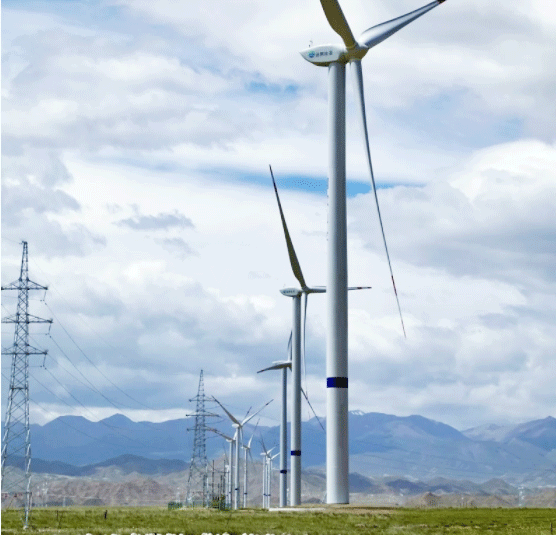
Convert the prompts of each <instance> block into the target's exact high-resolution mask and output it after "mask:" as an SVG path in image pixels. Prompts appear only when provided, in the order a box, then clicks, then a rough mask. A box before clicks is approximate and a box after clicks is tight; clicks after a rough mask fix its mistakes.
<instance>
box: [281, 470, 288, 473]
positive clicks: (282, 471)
mask: <svg viewBox="0 0 556 535" xmlns="http://www.w3.org/2000/svg"><path fill="white" fill-rule="evenodd" d="M280 473H281V474H287V473H288V471H287V470H280Z"/></svg>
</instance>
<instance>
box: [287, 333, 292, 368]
mask: <svg viewBox="0 0 556 535" xmlns="http://www.w3.org/2000/svg"><path fill="white" fill-rule="evenodd" d="M292 336H293V331H290V339H289V341H288V360H289V361H290V362H291V361H292Z"/></svg>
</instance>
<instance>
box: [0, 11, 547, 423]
mask: <svg viewBox="0 0 556 535" xmlns="http://www.w3.org/2000/svg"><path fill="white" fill-rule="evenodd" d="M543 1H544V0H534V1H532V2H530V3H529V4H528V5H527V6H526V9H525V8H524V7H523V5H522V4H521V3H519V2H517V0H512V1H511V2H509V3H508V2H502V1H501V0H495V1H494V2H491V3H488V4H485V3H484V2H481V1H480V0H470V1H469V2H465V3H457V2H456V3H450V2H447V3H444V4H443V5H442V6H441V7H440V8H439V9H438V10H434V12H432V13H431V14H430V15H427V16H425V17H423V18H422V19H419V21H417V22H415V23H414V24H412V25H410V26H408V27H407V28H405V29H404V30H402V31H401V32H399V33H398V34H396V36H395V38H392V39H391V40H388V41H387V42H384V43H382V44H381V45H380V46H379V47H377V48H376V49H374V50H372V51H370V53H369V54H368V56H367V57H366V58H365V60H364V62H365V63H364V69H365V88H366V97H367V113H368V123H369V128H370V135H371V146H372V152H373V163H374V168H375V173H376V176H377V179H378V181H379V185H380V186H385V185H386V186H388V187H381V188H380V189H379V192H378V194H379V199H380V202H381V207H382V214H383V217H384V223H385V228H386V233H387V237H388V241H389V246H390V254H391V257H392V261H393V265H394V272H395V275H396V283H397V288H398V292H399V294H400V301H401V305H402V310H403V313H404V320H405V323H406V326H407V330H408V338H407V340H406V339H404V338H403V336H402V333H401V327H400V319H399V317H398V312H397V308H396V303H395V299H394V295H393V290H392V285H391V280H390V275H389V272H388V267H387V265H386V262H385V258H384V252H383V250H382V242H381V236H380V230H379V228H378V225H377V222H376V216H375V209H374V199H373V196H372V194H366V193H364V194H358V195H351V196H350V198H349V201H348V224H349V233H348V250H349V281H350V284H355V285H360V284H361V285H362V284H365V285H371V286H372V287H373V289H372V290H369V291H366V292H351V293H350V296H349V304H350V321H349V333H350V341H349V343H350V407H351V408H360V409H364V410H367V411H373V410H374V411H382V412H390V413H392V412H394V413H397V414H410V413H415V412H419V413H422V414H424V415H425V416H429V417H433V418H437V419H440V420H443V421H446V422H447V423H450V424H452V425H456V426H458V425H459V426H460V427H471V426H474V425H478V424H481V423H486V422H491V421H505V420H506V421H507V420H511V421H519V420H523V419H528V418H535V417H544V416H546V414H550V413H551V411H553V407H554V406H555V403H556V398H555V394H554V388H553V384H554V372H553V366H552V364H551V362H552V353H553V347H554V345H555V343H556V340H555V335H554V333H553V325H554V318H555V317H556V311H555V308H554V302H555V300H554V297H555V293H556V291H555V286H554V284H555V281H554V270H553V266H554V260H555V258H554V257H555V254H556V251H555V249H554V243H556V236H555V235H554V228H555V225H554V223H555V220H554V210H553V202H552V199H553V198H554V197H555V193H556V192H554V184H555V183H556V182H555V178H556V177H555V175H554V169H556V165H555V164H556V161H555V159H556V156H555V146H554V135H555V133H556V130H555V129H554V128H555V127H554V125H555V123H554V121H553V117H554V115H555V113H556V108H555V102H554V98H553V94H554V90H553V89H554V87H555V84H556V82H555V80H556V78H555V74H554V69H553V67H552V65H553V64H554V61H551V60H552V59H554V54H555V52H554V51H555V50H556V47H555V46H554V45H556V43H555V37H554V36H555V35H556V34H555V33H554V31H553V30H554V28H556V19H555V18H554V16H553V13H552V12H553V10H552V9H550V7H551V6H548V5H547V4H546V3H543ZM91 5H93V6H94V7H95V9H91V6H90V5H89V4H87V5H85V4H84V3H80V2H74V3H72V5H71V8H70V7H69V6H66V5H65V4H63V3H46V4H44V3H32V4H26V5H25V6H23V7H22V6H21V5H20V4H17V3H13V2H12V3H11V4H10V5H9V6H3V18H4V19H5V20H4V22H5V25H4V26H5V27H6V31H5V32H3V33H2V38H3V50H4V52H5V54H4V56H5V57H4V58H3V59H4V60H5V61H4V63H3V76H2V94H3V102H2V111H3V114H2V123H3V124H2V128H3V139H2V141H3V143H2V153H3V158H2V165H3V183H2V188H3V195H2V203H3V206H2V218H3V221H2V222H3V225H2V235H3V243H2V253H3V254H2V262H3V266H2V267H3V269H2V272H3V276H4V274H5V276H6V278H7V279H8V280H12V279H15V278H16V277H17V273H18V272H19V265H20V261H21V247H20V245H19V241H20V240H21V239H22V238H24V239H27V240H28V242H29V252H30V258H31V264H30V265H31V267H32V271H33V277H34V280H37V281H38V282H41V281H42V278H41V276H42V275H44V276H45V279H48V280H45V281H44V283H48V284H49V287H50V288H51V290H49V292H48V295H47V302H48V304H49V306H50V307H51V308H52V310H53V311H54V312H55V314H56V316H57V318H58V319H57V320H56V321H55V324H54V325H53V327H52V329H53V330H52V335H53V340H56V342H57V343H58V344H59V345H60V347H61V349H62V350H63V351H64V353H66V354H67V356H68V357H69V358H70V359H71V360H72V362H74V363H75V365H76V366H77V368H78V369H80V370H82V371H83V373H84V374H85V375H86V377H87V378H89V379H90V380H91V382H92V383H93V384H94V385H96V387H97V388H98V390H100V392H101V393H102V394H104V395H105V396H106V397H108V398H109V399H110V400H111V401H112V400H113V401H114V402H115V403H116V404H117V405H118V406H121V407H124V409H122V410H129V411H136V412H135V414H141V417H142V418H148V419H151V418H153V419H157V418H160V414H159V413H158V412H157V411H164V412H163V414H167V415H169V414H172V415H175V414H178V413H180V411H181V413H182V414H183V411H185V409H184V403H185V404H186V401H184V399H185V398H184V385H186V387H185V388H186V389H190V390H191V389H192V390H191V391H190V392H189V394H188V396H191V395H193V394H194V389H195V388H196V385H197V379H198V373H199V370H200V369H201V368H203V369H204V370H205V380H206V388H207V392H211V393H215V392H216V391H218V395H219V396H221V397H222V401H223V402H226V401H228V402H229V403H232V405H241V407H239V408H240V409H241V410H245V407H244V406H243V405H244V404H245V405H246V406H248V405H250V404H253V405H258V404H260V402H261V399H262V397H264V398H265V399H266V396H267V395H268V396H272V395H275V396H277V395H279V392H280V384H279V383H280V382H279V377H278V376H277V375H276V376H274V375H270V374H269V375H268V376H267V377H264V378H261V377H259V376H256V375H255V371H256V370H257V369H260V368H261V367H263V366H264V365H266V364H269V363H271V362H272V361H273V360H278V359H282V358H284V356H285V354H286V348H287V339H288V335H289V332H290V328H291V301H290V299H289V298H285V297H283V296H282V295H280V294H279V293H278V291H279V289H280V288H282V287H285V286H290V285H293V284H295V279H294V277H293V275H292V273H291V267H290V265H289V259H288V256H287V251H286V247H285V244H284V238H283V233H282V229H281V226H280V221H279V217H278V214H277V212H276V205H275V199H274V197H273V192H272V189H271V184H270V183H269V176H268V164H269V163H272V165H273V169H274V171H275V174H276V178H277V181H278V186H279V187H281V188H282V187H283V189H281V197H282V203H283V207H284V211H285V213H286V217H287V219H288V225H289V228H290V232H291V235H292V239H293V240H294V243H295V247H296V251H297V254H298V257H299V260H300V262H301V265H302V267H303V273H304V275H305V278H306V279H307V281H308V283H310V284H315V285H316V284H326V283H327V281H326V277H327V274H326V265H327V258H326V249H327V244H326V228H327V217H328V216H327V198H326V195H325V194H324V192H325V190H326V185H325V180H326V173H327V164H326V151H327V135H326V132H327V109H328V104H327V98H328V97H327V82H326V70H325V69H316V68H314V67H313V66H311V65H309V64H308V63H306V62H304V61H303V60H302V58H301V57H300V56H299V55H298V53H297V51H298V50H299V49H302V48H305V47H306V46H307V44H308V41H309V39H313V42H314V43H320V42H335V41H337V40H338V38H337V36H336V34H334V32H333V31H332V30H331V29H330V28H329V26H328V24H327V22H326V19H325V17H324V15H323V13H322V9H321V7H320V5H319V3H318V2H314V3H311V2H309V3H299V2H293V1H290V0H288V1H286V2H282V3H280V4H278V3H276V4H272V5H271V4H269V5H266V4H264V5H263V4H261V3H260V2H242V3H225V2H224V3H222V2H214V3H211V2H208V3H207V2H204V3H198V4H195V5H192V6H190V9H187V10H181V11H176V9H175V3H174V2H168V1H165V0H161V1H157V2H147V1H144V0H119V1H118V2H111V3H108V4H106V3H94V2H93V4H91ZM342 6H343V8H344V10H345V13H346V17H347V18H348V20H350V21H353V22H352V26H353V29H354V32H355V33H356V34H358V33H359V32H360V31H362V30H364V29H365V28H366V27H367V26H370V25H372V24H374V23H377V22H380V21H383V20H387V19H391V18H393V17H395V16H397V15H400V14H402V13H404V12H405V11H410V10H412V9H414V8H415V7H417V6H416V5H415V2H414V1H413V0H403V1H400V2H397V3H396V4H395V5H394V4H393V3H388V2H379V3H374V4H372V5H370V4H366V3H359V2H355V1H351V0H345V1H344V2H343V3H342ZM215 13H218V17H215V16H214V14H215ZM6 21H7V22H6ZM365 21H368V22H365ZM230 28H232V29H233V31H230ZM253 43H256V44H255V45H254V44H253ZM349 79H350V78H349V75H348V77H347V83H348V86H347V96H348V99H347V122H346V130H347V149H346V150H347V166H348V168H347V176H348V180H349V181H350V182H353V183H355V182H356V183H366V184H368V176H367V172H366V170H365V169H366V168H365V161H364V152H363V149H362V143H361V138H360V132H359V129H358V128H359V127H358V125H357V126H356V118H355V111H356V110H355V109H354V107H353V101H352V98H351V88H350V85H349V84H350V82H349ZM315 184H318V186H319V187H316V188H315V187H313V186H315ZM292 185H293V186H295V187H290V186H292ZM130 203H133V204H130ZM185 214H187V215H185ZM193 222H194V224H193ZM191 229H194V230H195V232H189V230H191ZM186 231H187V235H186V234H185V232H186ZM39 267H40V269H39V270H38V272H37V269H38V268H39ZM10 273H11V275H10ZM326 303H327V301H326V296H311V300H310V303H309V308H308V318H307V359H308V360H307V373H308V376H307V379H306V381H307V386H308V387H309V388H308V390H309V392H310V396H311V401H312V403H313V405H314V406H315V408H316V409H317V411H318V412H319V413H320V414H324V412H325V404H326V389H325V378H324V376H325V364H324V362H325V353H326V347H325V344H326V323H327V321H326ZM36 304H37V305H41V303H36ZM9 305H10V303H9V301H7V302H6V306H8V307H9ZM41 306H44V305H41ZM39 308H40V307H39ZM38 315H45V316H48V314H42V313H40V312H38ZM56 323H58V325H57V324H56ZM62 326H63V327H64V328H65V329H67V331H68V333H71V335H72V338H73V339H74V340H75V341H76V342H77V343H78V346H79V348H78V347H76V346H75V344H73V343H72V341H71V340H70V339H69V338H67V337H66V335H65V333H64V329H63V328H62ZM7 337H8V338H9V335H8V334H4V339H3V345H9V343H10V341H9V340H8V339H7ZM4 342H5V343H4ZM50 349H51V352H50V354H51V355H52V358H51V360H50V362H49V365H50V366H51V369H52V370H53V371H54V370H56V372H59V375H58V377H59V379H60V380H61V381H62V383H63V384H65V385H67V386H68V388H69V389H70V391H72V393H74V395H76V397H77V398H78V399H80V400H83V402H84V404H86V406H88V407H89V406H90V407H91V408H93V409H94V410H97V411H102V410H103V411H105V413H106V411H109V410H110V411H115V410H117V409H115V407H114V406H112V405H111V404H110V402H109V401H107V399H105V398H103V397H102V395H101V394H99V392H97V391H94V390H91V388H90V385H89V387H88V386H85V385H83V384H82V383H81V382H80V381H79V380H77V379H76V378H75V377H72V376H71V375H70V374H69V373H68V372H71V373H73V374H74V375H76V376H77V377H79V378H80V379H81V380H83V381H84V379H83V377H81V376H80V375H79V373H78V372H77V371H76V370H75V368H74V367H72V365H71V364H69V362H68V361H67V360H66V359H65V357H64V356H63V355H61V354H60V353H59V352H58V349H57V348H56V347H55V346H54V347H51V348H50ZM81 350H82V351H81ZM83 353H85V354H86V355H87V356H88V357H89V359H90V360H91V361H92V363H94V365H93V364H92V363H91V362H90V361H89V360H87V359H86V358H85V357H84V355H83ZM8 364H9V363H8ZM57 365H59V366H60V369H58V368H56V366H57ZM63 366H66V367H67V370H66V371H63V370H62V369H61V367H63ZM95 366H96V368H95ZM97 368H98V369H97ZM99 370H100V371H102V374H101V373H100V372H99ZM103 374H104V375H103ZM107 377H108V378H110V381H112V382H113V383H114V384H111V382H110V381H108V380H107V379H106V378H107ZM39 379H40V380H41V381H44V384H45V385H46V386H48V387H50V388H52V389H53V391H56V392H57V393H58V394H59V395H60V396H61V397H62V398H63V399H65V400H66V401H68V402H70V404H72V405H73V401H70V400H71V398H69V397H67V393H64V390H63V389H60V387H59V385H57V384H56V382H55V381H54V379H52V378H51V377H50V376H49V375H48V374H46V375H45V376H44V377H43V376H41V378H39ZM114 385H116V386H114ZM3 386H4V390H5V391H6V388H5V385H3ZM55 388H56V390H54V389H55ZM118 388H121V389H122V390H124V391H125V392H126V393H129V394H130V395H131V396H133V398H135V399H137V400H141V401H142V402H143V403H145V404H147V405H148V406H149V407H151V408H152V410H151V411H149V412H141V413H139V412H137V411H148V409H146V408H145V407H143V406H141V405H138V404H137V403H135V402H132V400H130V399H129V398H127V399H126V396H125V395H124V394H122V392H120V391H119V390H118ZM238 392H241V394H242V395H241V400H239V398H238ZM49 396H51V394H49V393H48V392H47V391H46V390H45V389H43V388H42V387H41V386H40V385H34V390H33V394H32V397H34V400H36V401H37V402H38V403H39V404H43V405H44V406H46V407H50V408H52V410H54V411H62V412H64V411H65V412H71V411H72V410H76V409H75V408H73V409H72V408H71V407H68V406H67V405H64V404H63V403H62V402H61V401H60V400H59V399H55V400H53V399H52V398H51V397H49ZM493 400H497V401H496V403H494V402H493ZM3 401H4V400H3ZM278 411H279V408H277V407H272V406H271V407H269V409H268V415H269V416H270V417H271V418H272V417H275V418H278ZM304 416H305V414H304Z"/></svg>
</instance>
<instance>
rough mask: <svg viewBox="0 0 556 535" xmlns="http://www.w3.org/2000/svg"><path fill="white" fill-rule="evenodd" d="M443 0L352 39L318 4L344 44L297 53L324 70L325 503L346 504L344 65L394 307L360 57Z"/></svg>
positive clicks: (335, 14)
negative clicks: (350, 80) (349, 69)
mask: <svg viewBox="0 0 556 535" xmlns="http://www.w3.org/2000/svg"><path fill="white" fill-rule="evenodd" d="M443 2H445V0H435V1H433V2H431V3H429V4H427V5H425V6H423V7H421V8H420V9H416V10H415V11H412V12H410V13H407V14H405V15H402V16H401V17H397V18H395V19H392V20H390V21H387V22H383V23H381V24H378V25H376V26H373V27H371V28H369V29H368V30H365V31H364V32H363V33H362V34H361V36H360V37H359V41H357V40H356V39H355V37H354V36H353V33H352V31H351V29H350V27H349V25H348V23H347V20H346V18H345V16H344V13H343V12H342V8H341V7H340V4H339V3H338V0H321V5H322V8H323V10H324V14H325V15H326V18H327V20H328V23H329V24H330V26H331V28H332V29H333V30H334V31H335V32H336V33H337V34H338V35H339V36H340V37H341V38H342V40H343V42H344V46H341V45H340V46H338V45H320V46H316V47H311V48H308V49H306V50H303V51H302V52H301V55H302V56H303V58H305V59H306V60H307V61H309V62H310V63H313V64H314V65H316V66H319V67H328V90H329V105H328V136H329V144H328V150H329V159H328V209H329V212H328V286H327V288H328V313H327V344H326V345H327V351H326V375H327V379H326V383H327V384H326V386H327V396H326V397H327V400H326V405H327V415H326V489H327V490H326V496H327V502H328V503H349V485H348V472H349V466H348V464H349V453H348V447H349V443H348V391H347V388H348V365H347V363H348V361H347V327H348V325H347V243H346V242H347V239H346V160H345V145H346V138H345V66H346V64H347V63H350V64H351V66H352V72H353V82H354V85H355V95H356V101H357V106H358V108H359V112H360V117H361V125H362V129H363V137H364V139H365V149H366V155H367V164H368V167H369V173H370V176H371V182H372V185H373V190H374V195H375V201H376V206H377V211H378V217H379V221H380V225H381V229H382V238H383V242H384V246H385V249H386V255H387V258H388V264H389V266H390V274H391V276H392V284H393V286H394V293H395V294H396V300H397V303H398V310H399V311H400V317H401V309H400V305H399V300H398V295H397V292H396V285H395V283H394V276H393V274H392V266H391V263H390V257H389V255H388V248H387V246H386V238H385V235H384V228H383V226H382V218H381V216H380V209H379V206H378V197H377V193H376V186H375V180H374V174H373V167H372V162H371V153H370V149H369V138H368V133H367V119H366V115H365V100H364V92H363V75H362V70H361V59H363V57H364V56H365V54H366V53H367V52H368V50H369V49H370V48H372V47H374V46H376V45H378V44H379V43H381V42H382V41H384V40H385V39H387V38H388V37H390V36H391V35H392V34H394V33H396V32H397V31H398V30H400V29H401V28H403V27H404V26H406V25H407V24H409V23H410V22H412V21H414V20H415V19H417V18H418V17H420V16H421V15H424V14H425V13H427V11H430V10H431V9H433V8H435V7H436V6H438V5H440V4H442V3H443ZM402 328H403V329H404V334H405V328H404V327H403V319H402Z"/></svg>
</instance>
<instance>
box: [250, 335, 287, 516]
mask: <svg viewBox="0 0 556 535" xmlns="http://www.w3.org/2000/svg"><path fill="white" fill-rule="evenodd" d="M288 356H289V360H283V361H277V362H273V363H272V366H269V367H268V368H264V369H262V370H259V371H258V372H257V373H262V372H266V371H269V370H282V414H281V419H280V507H286V505H287V500H288V457H287V441H288V368H289V369H291V367H292V361H291V338H290V342H289V343H288Z"/></svg>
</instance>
